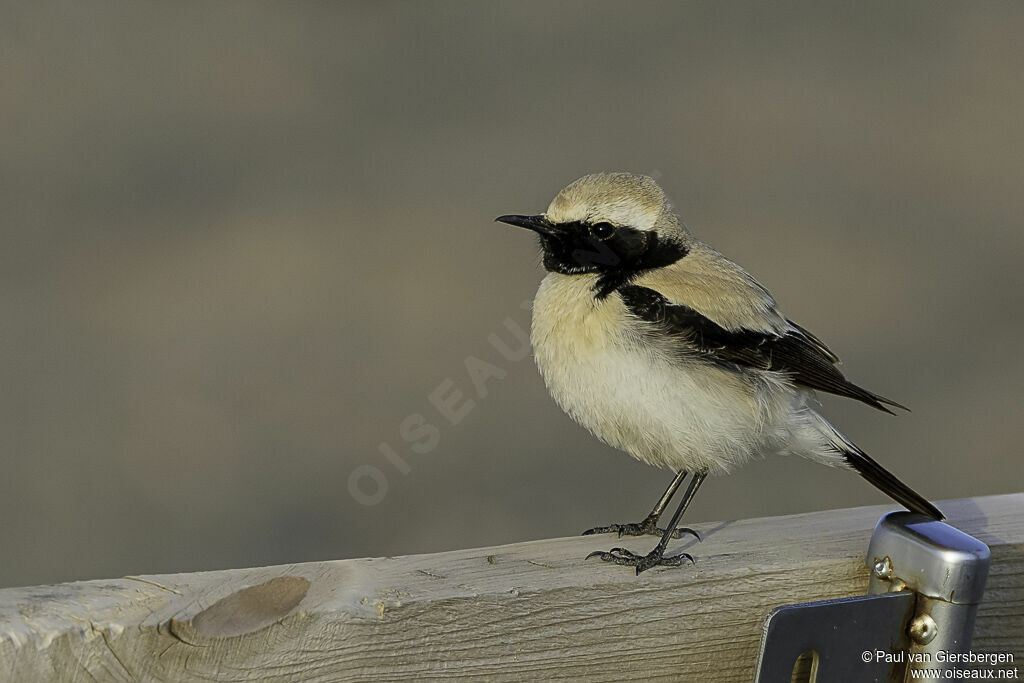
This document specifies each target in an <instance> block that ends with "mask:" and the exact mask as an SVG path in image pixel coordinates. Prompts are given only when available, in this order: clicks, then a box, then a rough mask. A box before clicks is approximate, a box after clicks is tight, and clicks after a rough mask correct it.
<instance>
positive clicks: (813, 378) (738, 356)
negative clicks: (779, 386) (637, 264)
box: [619, 285, 907, 414]
mask: <svg viewBox="0 0 1024 683" xmlns="http://www.w3.org/2000/svg"><path fill="white" fill-rule="evenodd" d="M619 294H620V295H621V296H622V300H623V301H624V302H625V304H626V306H627V308H628V309H629V310H630V312H631V313H633V315H635V316H637V317H639V318H641V319H643V320H646V321H648V322H653V323H657V324H659V325H661V326H663V327H664V331H665V333H666V334H669V335H679V336H682V337H685V338H686V339H687V340H688V341H689V342H690V343H691V344H693V345H694V346H696V348H697V349H698V351H699V352H700V353H702V354H704V355H706V356H708V357H710V358H711V359H712V360H714V361H715V362H717V363H724V364H730V365H734V366H741V367H749V368H754V369H757V370H767V371H772V372H781V373H785V374H786V375H787V376H788V377H789V378H790V379H791V381H792V382H793V383H795V384H799V385H801V386H805V387H807V388H809V389H817V390H820V391H826V392H828V393H830V394H836V395H837V396H845V397H847V398H853V399H856V400H858V401H861V402H863V403H866V404H867V405H869V406H871V407H873V408H877V409H878V410H882V411H885V412H887V413H890V414H891V413H892V411H891V410H889V409H888V408H886V405H890V406H893V407H896V408H902V409H904V410H907V408H906V407H905V406H902V405H900V404H899V403H896V402H895V401H892V400H890V399H887V398H885V397H884V396H879V395H878V394H875V393H873V392H870V391H868V390H867V389H863V388H861V387H859V386H857V385H856V384H854V383H853V382H850V381H849V380H847V379H846V377H844V376H843V373H841V372H840V371H839V369H838V368H836V366H835V363H836V362H837V361H838V360H839V358H838V357H837V356H836V355H835V354H834V353H832V351H830V350H829V349H828V347H827V346H825V344H824V343H823V342H822V341H821V340H820V339H818V338H817V337H815V336H814V335H813V334H811V333H810V332H808V331H807V330H805V329H804V328H802V327H800V326H799V325H797V324H796V323H793V322H792V321H787V322H789V324H790V327H791V329H790V330H789V331H788V332H786V333H785V334H782V335H776V334H771V333H767V332H760V331H756V330H727V329H725V328H724V327H722V326H721V325H719V324H718V323H716V322H715V321H713V320H711V319H710V318H708V317H706V316H704V315H702V314H701V313H699V312H697V311H696V310H694V309H692V308H690V307H689V306H685V305H683V304H676V303H671V302H669V301H668V300H667V299H666V298H665V297H664V296H662V295H661V294H659V293H658V292H656V291H654V290H653V289H649V288H647V287H640V286H637V285H628V286H625V287H621V288H620V289H619Z"/></svg>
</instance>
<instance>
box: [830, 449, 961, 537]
mask: <svg viewBox="0 0 1024 683" xmlns="http://www.w3.org/2000/svg"><path fill="white" fill-rule="evenodd" d="M843 456H844V457H845V458H846V462H847V464H848V465H849V466H850V467H852V468H853V469H854V470H856V472H857V474H859V475H860V476H862V477H864V478H865V479H867V480H868V481H869V482H870V483H872V484H874V486H875V487H876V488H877V489H878V490H879V491H881V492H882V493H884V494H886V495H887V496H889V497H890V498H892V499H893V500H895V501H896V502H898V503H899V504H900V505H903V506H904V507H906V508H907V509H908V510H911V511H913V512H919V513H920V514H922V515H926V516H928V517H932V518H934V519H945V515H943V514H942V512H941V511H940V510H939V509H938V508H937V507H935V506H934V505H932V504H931V503H929V502H928V500H927V499H926V498H925V497H924V496H922V495H921V494H920V493H918V492H917V491H915V490H914V489H912V488H910V487H909V486H907V485H906V484H904V483H903V482H902V481H900V480H899V479H897V478H896V475H894V474H893V473H892V472H890V471H889V470H887V469H885V468H884V467H882V466H881V465H879V464H878V463H877V462H875V461H874V460H872V459H871V457H870V456H868V454H867V453H865V452H864V451H862V450H861V449H859V448H857V447H856V446H854V448H853V449H852V450H851V451H849V452H846V453H844V454H843Z"/></svg>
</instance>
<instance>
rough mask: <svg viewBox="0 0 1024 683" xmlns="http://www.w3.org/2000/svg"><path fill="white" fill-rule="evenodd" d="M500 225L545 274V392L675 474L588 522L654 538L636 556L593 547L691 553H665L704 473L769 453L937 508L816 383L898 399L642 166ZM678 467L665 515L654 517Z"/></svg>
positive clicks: (921, 508) (631, 559)
mask: <svg viewBox="0 0 1024 683" xmlns="http://www.w3.org/2000/svg"><path fill="white" fill-rule="evenodd" d="M495 220H496V221H497V222H500V223H505V224H508V225H511V226H516V227H520V228H526V229H527V230H531V231H533V232H534V233H536V234H537V235H538V237H539V240H540V248H541V252H542V255H543V258H542V263H543V266H544V269H545V270H546V271H547V274H546V275H545V277H544V278H543V280H542V281H541V284H540V288H539V289H538V291H537V294H536V296H535V298H534V301H533V306H532V321H531V329H530V340H531V344H532V346H533V352H534V359H535V361H536V364H537V367H538V369H539V370H540V374H541V375H542V377H543V379H544V383H545V385H546V387H547V389H548V391H549V393H550V394H551V396H552V397H553V398H554V400H555V402H556V403H557V404H558V405H559V406H560V407H561V408H562V409H563V410H564V411H565V412H566V413H567V414H568V415H569V416H570V417H571V418H572V419H573V420H575V421H576V422H578V423H579V424H580V425H582V426H583V427H585V428H586V429H587V430H588V431H590V432H591V433H592V434H593V435H594V436H596V437H597V438H598V439H600V440H601V441H603V442H604V443H606V444H608V445H609V446H612V447H613V448H616V449H619V450H621V451H624V452H625V453H627V454H629V455H631V456H632V457H634V458H636V459H637V460H640V461H641V462H644V463H646V464H648V465H652V466H655V467H659V468H663V469H667V470H670V471H672V472H673V473H674V474H673V478H672V481H671V483H670V484H669V486H668V488H667V489H666V490H665V492H664V493H663V494H662V496H661V497H660V498H659V499H658V501H657V503H656V504H655V506H654V508H653V509H652V510H651V512H650V514H649V515H647V516H646V517H645V518H644V519H643V520H642V521H640V522H636V523H628V524H612V525H609V526H602V527H595V528H593V529H589V530H588V531H586V532H584V534H597V533H616V532H617V533H618V534H619V536H620V537H621V536H622V535H623V534H625V535H630V536H641V535H658V536H660V537H661V538H660V540H659V542H658V544H657V546H656V547H655V548H654V549H653V550H652V551H651V552H649V553H648V554H646V555H641V554H636V553H633V552H631V551H629V550H626V549H625V548H612V549H611V550H609V551H596V552H594V553H591V554H590V555H588V556H587V559H589V558H590V557H594V556H598V557H600V558H601V559H602V560H604V561H607V562H613V563H615V564H618V565H627V566H631V567H635V568H636V573H637V575H639V574H640V573H641V572H643V571H645V570H647V569H650V568H652V567H656V566H680V565H682V564H683V562H684V561H685V562H688V563H693V562H694V558H693V556H692V555H690V554H689V553H678V554H676V555H666V549H667V547H668V544H669V543H670V541H671V539H673V538H680V537H681V535H682V534H684V533H689V534H692V535H694V536H696V537H697V539H698V540H700V538H701V537H700V534H699V533H697V532H696V531H694V530H692V529H689V528H686V527H678V526H677V525H678V524H679V522H680V519H681V518H682V516H683V514H684V513H685V512H686V509H687V508H688V507H689V505H690V503H691V502H692V501H693V498H694V496H695V495H696V493H697V491H698V489H699V488H700V486H701V485H702V484H703V483H704V481H705V479H706V478H707V477H708V476H709V475H723V474H728V473H729V472H731V471H733V470H734V469H736V468H737V467H739V466H741V465H743V464H744V463H746V462H749V461H750V460H752V459H754V458H757V457H763V456H767V455H772V454H787V455H798V456H802V457H804V458H807V459H809V460H813V461H815V462H818V463H822V464H824V465H829V466H832V467H838V468H844V469H848V470H853V471H854V472H856V473H857V474H859V475H861V476H862V477H863V478H864V479H866V480H867V481H868V482H870V483H871V484H873V485H874V486H876V487H877V488H878V489H880V490H881V491H883V492H884V493H886V494H887V495H889V496H890V497H891V498H893V499H894V500H895V501H897V502H898V503H900V504H901V505H903V506H905V507H906V508H907V509H909V510H911V511H913V512H917V513H920V514H922V515H925V516H927V517H930V518H933V519H943V515H942V513H941V512H940V511H939V510H938V508H936V507H935V506H934V505H932V504H931V503H930V502H928V500H926V499H925V498H924V497H922V496H921V495H920V494H918V493H916V492H915V491H914V490H913V489H911V488H910V487H909V486H907V485H906V484H904V483H903V482H902V481H900V480H899V479H897V478H896V476H894V475H893V474H892V473H890V472H889V471H887V470H886V469H885V468H883V467H882V466H881V465H880V464H878V463H877V462H876V461H875V460H873V459H872V458H871V457H870V456H868V455H867V454H866V453H865V452H864V451H863V450H861V449H860V448H858V447H857V446H856V445H855V444H854V443H853V442H852V441H850V440H849V439H847V438H846V437H845V436H843V435H842V434H841V433H840V432H839V431H838V430H837V429H836V428H835V427H833V426H832V425H831V424H830V423H829V422H828V421H827V420H826V419H825V418H824V417H823V416H822V415H821V413H820V412H819V408H820V404H819V403H818V401H817V398H816V392H826V393H830V394H835V395H838V396H843V397H847V398H852V399H855V400H857V401H860V402H862V403H865V404H867V405H869V406H871V407H873V408H876V409H878V410H881V411H885V412H887V413H893V410H892V409H894V408H895V409H902V410H907V408H906V407H905V406H903V405H901V404H899V403H897V402H896V401H893V400H891V399H888V398H885V397H884V396H881V395H879V394H876V393H874V392H871V391H868V390H867V389H863V388H861V387H859V386H857V385H856V384H854V383H853V382H851V381H849V380H848V379H846V377H845V376H844V375H843V373H842V372H841V371H840V370H839V368H838V367H837V364H838V362H839V358H838V356H836V354H834V353H833V352H832V351H831V350H829V348H828V347H827V346H826V345H825V343H824V342H822V341H821V340H820V339H819V338H818V337H816V336H815V335H814V334H812V333H811V332H810V331H808V330H807V329H806V328H804V327H801V326H800V325H798V324H797V323H795V322H793V321H791V320H789V319H788V318H786V317H785V316H784V315H783V314H782V312H781V311H780V310H779V307H778V306H777V304H776V302H775V299H774V298H773V297H772V295H771V294H770V293H769V291H768V290H767V289H766V288H765V287H764V286H763V285H761V284H760V283H759V282H758V281H757V280H755V279H754V277H753V276H751V275H750V274H749V273H747V271H745V270H744V269H743V268H742V267H741V266H739V265H738V264H736V263H734V262H733V261H731V260H729V259H728V258H726V257H725V256H724V255H722V254H721V253H719V252H718V251H716V250H714V249H713V248H712V247H710V246H708V245H707V244H705V243H704V242H702V241H700V240H699V239H697V238H696V237H694V235H693V234H692V233H691V231H690V229H689V228H688V227H687V226H686V225H684V224H683V223H682V222H681V221H680V220H679V218H678V216H677V215H676V212H675V210H674V209H673V207H672V204H671V203H670V202H669V200H668V198H667V197H666V195H665V192H664V191H663V190H662V188H661V187H660V186H659V185H658V183H657V182H655V181H654V180H653V179H652V178H650V177H648V176H644V175H639V174H633V173H595V174H591V175H586V176H583V177H582V178H579V179H578V180H575V181H574V182H572V183H570V184H569V185H568V186H567V187H565V188H564V189H562V190H561V191H560V192H559V193H558V194H557V195H556V196H555V198H554V199H553V200H552V201H551V203H550V205H549V206H548V208H547V210H546V211H545V212H544V213H541V214H535V215H520V214H515V215H512V214H510V215H504V216H499V217H498V218H496V219H495ZM687 477H689V482H688V484H687V486H686V488H685V490H684V492H683V495H682V499H681V500H680V502H679V505H678V507H677V508H676V510H675V513H674V514H673V515H672V517H671V521H670V522H669V523H668V524H667V525H665V527H664V528H661V527H659V526H658V523H659V521H660V520H661V518H662V516H663V514H664V512H665V510H666V508H667V507H668V505H669V503H670V501H671V499H672V498H673V496H674V495H675V494H676V492H677V491H678V490H679V488H680V487H681V486H682V484H683V482H684V481H685V480H686V479H687Z"/></svg>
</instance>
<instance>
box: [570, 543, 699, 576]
mask: <svg viewBox="0 0 1024 683" xmlns="http://www.w3.org/2000/svg"><path fill="white" fill-rule="evenodd" d="M592 557H600V558H601V559H602V560H603V561H605V562H614V563H615V564H621V565H625V566H628V567H636V573H637V575H638V576H639V575H640V572H643V571H647V570H648V569H650V568H651V567H680V566H682V564H683V560H686V561H688V562H689V563H690V564H695V560H694V559H693V555H691V554H690V553H679V554H678V555H672V556H670V557H665V554H664V551H663V550H661V549H659V548H655V549H654V550H652V551H651V552H649V553H647V554H646V555H637V554H636V553H634V552H632V551H629V550H626V549H625V548H612V549H611V550H607V551H605V550H595V551H594V552H592V553H590V554H589V555H587V557H586V558H585V560H589V559H590V558H592Z"/></svg>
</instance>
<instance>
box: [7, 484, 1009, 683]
mask: <svg viewBox="0 0 1024 683" xmlns="http://www.w3.org/2000/svg"><path fill="white" fill-rule="evenodd" d="M941 507H942V509H943V510H944V511H945V512H946V513H947V514H948V515H949V521H950V523H951V524H953V525H954V526H957V527H959V528H960V529H962V530H964V531H966V532H967V533H969V534H971V535H973V536H976V537H978V538H980V539H981V540H983V541H985V542H986V543H988V544H989V546H990V547H991V549H992V571H991V576H990V578H989V583H988V589H987V592H986V600H985V603H984V604H983V606H982V607H981V610H980V613H979V615H978V623H977V630H976V632H975V639H974V647H973V649H974V650H975V651H985V652H1010V653H1013V654H1014V655H1015V657H1016V658H1017V661H1018V662H1020V661H1024V494H1012V495H1005V496H989V497H984V498H973V499H965V500H958V501H945V502H943V503H942V504H941ZM890 509H892V508H890V507H886V506H877V507H864V508H854V509H847V510H832V511H826V512H816V513H811V514H803V515H791V516H786V517H774V518H763V519H748V520H739V521H733V522H719V523H710V524H698V525H696V526H697V528H698V529H700V530H701V531H702V532H703V533H704V541H703V542H702V543H697V542H695V541H693V540H691V539H683V540H680V541H678V542H676V543H675V544H673V546H670V548H673V549H685V550H687V551H689V552H691V553H693V554H694V555H695V556H696V557H697V564H696V566H683V567H681V568H669V569H666V568H659V569H654V570H651V571H649V572H647V573H645V574H643V575H641V576H639V577H637V576H635V575H634V573H633V571H632V569H630V568H628V567H620V566H615V565H610V564H605V563H603V562H601V561H599V560H596V559H594V560H590V561H589V562H583V557H584V556H586V554H587V553H588V552H590V551H592V550H598V549H608V547H610V546H613V545H620V544H621V545H624V546H627V547H629V548H631V549H634V550H637V551H643V552H646V551H647V550H648V549H649V548H651V547H653V544H654V543H655V539H653V538H641V539H637V538H626V539H621V540H620V539H617V538H615V537H614V536H610V535H605V536H588V537H585V538H567V539H555V540H545V541H533V542H528V543H516V544H512V545H504V546H496V547H492V548H481V549H474V550H457V551H453V552H443V553H436V554H432V555H412V556H407V557H388V558H376V559H358V560H338V561H333V562H310V563H306V564H295V565H285V566H279V567H264V568H257V569H234V570H226V571H212V572H199V573H194V574H168V575H162V576H139V577H125V578H123V579H117V580H110V581H83V582H78V583H67V584H60V585H55V586H36V587H31V588H12V589H5V590H0V679H3V680H10V681H135V680H143V681H149V680H160V681H197V680H201V681H296V680H302V681H412V680H429V679H432V680H442V681H451V680H464V679H473V678H476V679H486V680H496V681H505V680H508V681H519V680H541V679H556V678H557V679H585V680H587V681H620V680H624V679H630V678H634V677H635V678H638V679H641V680H664V681H669V680H672V681H678V680H691V681H713V682H714V681H749V680H750V679H751V677H752V672H753V666H754V658H755V656H756V653H757V647H758V643H759V638H760V633H761V625H762V623H763V621H764V618H765V615H766V614H767V612H768V611H769V610H770V609H771V608H773V607H775V606H777V605H782V604H788V603H795V602H807V601H812V600H822V599H826V598H837V597H843V596H850V595H859V594H863V593H864V592H865V591H866V587H867V582H868V575H867V569H866V568H865V565H864V554H865V552H866V550H867V544H868V539H869V537H870V535H871V530H872V528H873V526H874V524H875V522H876V521H877V520H878V518H879V517H880V516H881V515H882V514H883V513H885V512H886V511H888V510H890ZM850 665H851V666H857V663H856V662H851V663H850Z"/></svg>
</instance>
